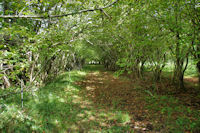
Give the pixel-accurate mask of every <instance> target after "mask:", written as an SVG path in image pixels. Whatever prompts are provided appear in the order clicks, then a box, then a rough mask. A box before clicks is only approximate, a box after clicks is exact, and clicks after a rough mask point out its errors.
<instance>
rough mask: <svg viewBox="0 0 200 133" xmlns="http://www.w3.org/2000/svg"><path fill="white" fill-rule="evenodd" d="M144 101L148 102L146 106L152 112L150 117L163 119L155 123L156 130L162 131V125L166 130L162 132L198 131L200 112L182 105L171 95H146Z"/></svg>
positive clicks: (199, 127)
mask: <svg viewBox="0 0 200 133" xmlns="http://www.w3.org/2000/svg"><path fill="white" fill-rule="evenodd" d="M146 101H147V103H148V106H147V107H146V108H147V109H148V110H149V111H151V114H152V115H151V118H152V119H162V120H163V122H161V123H157V124H156V126H155V127H156V128H157V129H156V130H159V131H160V130H161V131H162V129H163V127H164V129H165V130H166V129H167V131H162V132H173V133H182V132H186V131H192V132H197V131H200V112H199V111H198V110H194V109H191V108H189V107H187V106H184V105H182V104H181V103H180V101H179V100H178V99H176V98H174V97H172V96H166V95H163V96H161V95H154V97H150V96H147V97H146Z"/></svg>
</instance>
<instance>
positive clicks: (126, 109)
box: [75, 70, 155, 132]
mask: <svg viewBox="0 0 200 133" xmlns="http://www.w3.org/2000/svg"><path fill="white" fill-rule="evenodd" d="M75 84H76V85H78V86H80V87H81V88H82V90H81V91H80V94H81V96H82V97H84V99H87V100H89V101H90V104H89V106H88V104H85V103H84V102H83V103H82V106H85V107H87V108H88V107H90V106H91V105H92V106H93V107H95V109H96V111H97V112H112V115H111V117H110V118H109V116H108V117H104V119H103V123H102V124H103V125H104V126H106V127H107V128H110V127H113V126H114V127H115V128H116V129H115V130H116V131H119V132H122V131H121V130H123V129H126V130H124V131H130V132H153V131H152V130H153V125H152V124H151V123H150V122H149V120H148V119H149V118H148V116H149V115H150V113H149V112H148V110H147V109H146V106H145V105H146V100H145V98H146V97H145V94H144V92H142V91H140V88H137V87H138V86H137V85H134V84H133V82H132V81H131V80H130V79H128V78H125V77H115V76H114V75H113V73H112V72H108V71H104V70H100V71H98V70H97V71H90V72H89V73H88V74H87V75H86V77H85V78H84V80H81V81H78V82H76V83H75ZM91 103H92V104H91ZM98 114H99V113H97V114H95V116H94V119H95V118H96V117H97V118H98ZM154 132H155V131H154Z"/></svg>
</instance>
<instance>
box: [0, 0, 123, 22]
mask: <svg viewBox="0 0 200 133" xmlns="http://www.w3.org/2000/svg"><path fill="white" fill-rule="evenodd" d="M118 1H119V0H116V1H114V2H112V3H111V4H109V5H107V6H105V7H101V8H95V9H86V10H80V11H78V12H71V13H68V14H62V15H48V16H44V15H0V18H42V19H45V18H58V17H66V16H70V15H75V14H81V13H84V12H93V11H97V10H100V11H101V10H103V9H105V8H109V7H111V6H112V5H114V4H116V3H117V2H118Z"/></svg>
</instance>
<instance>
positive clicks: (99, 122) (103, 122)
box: [24, 65, 199, 133]
mask: <svg viewBox="0 0 200 133" xmlns="http://www.w3.org/2000/svg"><path fill="white" fill-rule="evenodd" d="M144 83H145V82H142V83H141V82H138V80H137V79H130V78H127V77H125V76H124V77H123V76H120V77H115V76H114V73H113V72H109V71H105V70H104V69H103V66H91V65H89V66H86V67H84V69H83V70H80V71H78V70H73V71H70V72H66V73H63V74H61V75H60V76H58V77H57V78H56V79H54V80H53V81H51V82H49V83H47V85H46V86H44V87H43V88H41V89H40V91H38V92H37V93H36V94H35V97H34V96H33V99H32V100H31V98H30V97H28V96H27V97H25V100H26V101H27V102H25V103H26V104H25V105H26V109H24V110H25V112H24V113H26V114H28V115H29V116H30V118H31V121H33V123H34V124H33V125H34V127H35V130H34V131H38V132H49V133H55V132H61V133H71V132H72V133H165V132H166V133H167V132H169V128H170V130H172V131H174V129H180V130H178V131H183V130H184V129H182V128H183V127H185V125H187V123H181V122H180V120H182V119H183V117H184V118H185V116H187V119H186V120H188V121H190V119H193V120H194V119H196V118H198V117H196V116H195V115H194V116H193V117H191V115H190V113H188V112H191V110H190V109H188V108H186V107H185V106H183V105H182V104H180V102H179V101H178V100H176V99H174V98H173V97H168V96H159V95H156V94H152V93H151V92H150V91H148V90H146V88H145V87H144V85H145V84H144ZM29 99H30V100H29ZM28 101H29V102H28ZM196 115H199V114H198V113H196ZM183 120H185V119H183ZM183 124H185V125H183ZM30 131H32V130H30Z"/></svg>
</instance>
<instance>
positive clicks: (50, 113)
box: [0, 65, 130, 133]
mask: <svg viewBox="0 0 200 133" xmlns="http://www.w3.org/2000/svg"><path fill="white" fill-rule="evenodd" d="M99 70H103V67H102V66H94V65H89V66H85V67H84V69H83V70H81V71H71V72H66V73H63V74H62V75H60V76H59V77H57V78H56V79H55V80H53V81H52V82H51V83H48V84H47V85H46V86H44V87H42V88H40V89H39V90H38V91H37V92H35V93H34V94H33V95H32V94H28V93H26V94H24V108H23V109H22V108H21V101H20V95H16V96H13V97H10V98H7V99H6V100H3V99H1V103H0V104H4V105H5V106H4V107H3V108H2V109H1V111H0V132H2V133H4V132H5V133H7V132H15V133H27V132H48V133H51V132H53V133H54V132H59V133H65V132H82V131H84V132H95V133H96V132H109V133H117V132H119V133H120V132H125V131H127V130H128V129H129V127H128V126H127V125H126V123H127V122H128V121H129V120H130V117H129V115H128V114H127V113H125V112H122V111H118V110H114V109H113V110H107V109H104V108H102V107H98V108H96V107H94V106H93V103H92V102H91V101H89V100H87V99H86V98H85V97H84V96H82V95H81V94H80V92H81V91H82V90H83V88H81V87H80V86H78V85H76V84H75V82H76V81H81V80H83V79H84V77H85V75H86V74H87V73H88V72H91V71H92V72H94V71H99ZM2 101H3V102H2ZM109 121H117V122H118V123H120V125H115V124H109Z"/></svg>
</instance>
